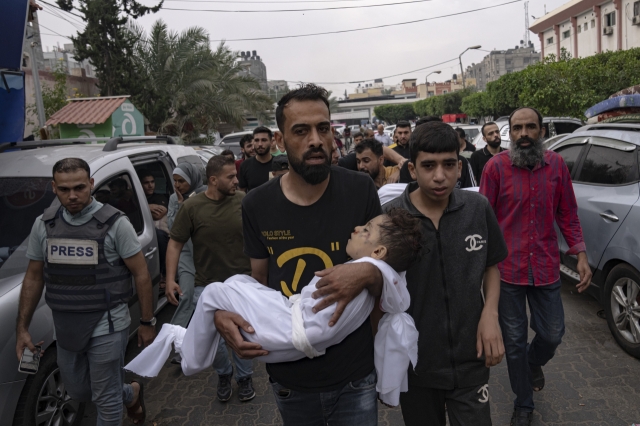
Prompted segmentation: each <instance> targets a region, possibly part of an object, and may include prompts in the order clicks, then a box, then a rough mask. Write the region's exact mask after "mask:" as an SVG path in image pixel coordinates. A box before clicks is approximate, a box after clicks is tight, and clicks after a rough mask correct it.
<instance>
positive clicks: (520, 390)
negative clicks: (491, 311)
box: [499, 280, 564, 411]
mask: <svg viewBox="0 0 640 426" xmlns="http://www.w3.org/2000/svg"><path fill="white" fill-rule="evenodd" d="M561 287H562V284H561V282H560V280H558V281H557V282H555V283H554V284H551V285H546V286H537V287H536V286H533V285H514V284H509V283H505V282H504V281H503V282H502V283H501V284H500V305H499V313H500V327H501V328H502V339H503V341H504V347H505V351H506V357H507V367H508V370H509V381H510V382H511V390H512V391H513V393H515V394H516V399H515V402H514V406H515V409H517V410H521V411H533V409H534V405H533V388H532V386H531V370H530V368H529V364H532V365H545V364H546V363H547V362H549V360H551V358H553V355H554V354H555V352H556V348H557V347H558V345H560V342H561V341H562V336H563V335H564V309H563V307H562V299H561V297H560V290H561ZM527 301H528V302H529V311H530V312H531V328H532V329H533V331H535V332H536V335H535V337H534V338H533V340H532V341H531V343H530V344H527V341H528V331H529V324H528V321H527V306H526V303H527Z"/></svg>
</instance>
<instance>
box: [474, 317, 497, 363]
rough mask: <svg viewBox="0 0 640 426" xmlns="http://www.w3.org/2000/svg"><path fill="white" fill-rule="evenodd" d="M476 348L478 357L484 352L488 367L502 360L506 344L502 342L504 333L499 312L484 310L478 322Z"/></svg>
mask: <svg viewBox="0 0 640 426" xmlns="http://www.w3.org/2000/svg"><path fill="white" fill-rule="evenodd" d="M476 349H477V350H478V358H480V357H481V356H482V353H483V352H484V355H485V364H484V365H486V366H487V367H493V366H494V365H498V364H500V362H501V361H502V357H503V356H504V344H503V342H502V333H501V332H500V325H499V324H498V315H497V313H495V312H493V313H492V312H487V311H482V315H481V316H480V322H479V323H478V335H477V341H476Z"/></svg>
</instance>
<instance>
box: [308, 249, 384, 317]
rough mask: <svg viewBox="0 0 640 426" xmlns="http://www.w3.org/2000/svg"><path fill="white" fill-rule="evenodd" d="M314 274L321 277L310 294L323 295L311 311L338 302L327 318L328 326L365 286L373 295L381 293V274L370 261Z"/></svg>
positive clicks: (317, 297) (314, 296) (316, 297)
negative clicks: (315, 288)
mask: <svg viewBox="0 0 640 426" xmlns="http://www.w3.org/2000/svg"><path fill="white" fill-rule="evenodd" d="M316 276H318V277H321V279H320V281H318V283H317V284H316V287H317V290H316V291H315V292H314V293H313V295H312V296H313V298H314V299H319V298H320V297H323V296H324V299H322V300H321V301H319V302H318V303H317V304H316V305H315V306H314V307H313V311H314V312H319V311H321V310H323V309H325V308H328V307H329V306H331V305H333V304H334V303H337V304H338V305H337V306H336V311H335V312H334V313H333V315H332V316H331V319H330V320H329V327H333V326H334V325H335V324H336V323H337V322H338V320H339V319H340V316H341V315H342V312H344V308H346V307H347V305H348V304H349V302H351V301H352V300H353V299H355V298H356V296H357V295H359V294H360V293H362V290H364V289H365V288H368V290H369V293H371V295H372V296H374V297H377V296H380V294H381V293H382V274H381V273H380V270H379V269H378V268H376V267H375V266H373V265H372V264H370V263H365V262H362V263H350V264H348V265H338V266H334V267H333V268H329V269H325V270H324V271H318V272H316ZM372 283H373V284H374V285H373V286H372V285H371V284H372Z"/></svg>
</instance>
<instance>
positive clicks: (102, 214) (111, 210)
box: [93, 204, 124, 224]
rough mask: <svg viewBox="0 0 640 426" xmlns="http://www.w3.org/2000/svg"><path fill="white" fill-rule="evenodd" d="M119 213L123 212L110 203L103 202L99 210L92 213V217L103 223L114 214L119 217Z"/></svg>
mask: <svg viewBox="0 0 640 426" xmlns="http://www.w3.org/2000/svg"><path fill="white" fill-rule="evenodd" d="M121 215H124V213H123V212H121V211H120V210H118V209H116V208H115V207H113V206H112V205H111V204H103V205H102V207H101V208H100V210H98V211H97V212H95V213H94V214H93V218H94V219H95V220H97V221H98V222H100V223H102V224H105V223H107V222H109V219H111V218H113V217H114V216H118V217H120V216H121Z"/></svg>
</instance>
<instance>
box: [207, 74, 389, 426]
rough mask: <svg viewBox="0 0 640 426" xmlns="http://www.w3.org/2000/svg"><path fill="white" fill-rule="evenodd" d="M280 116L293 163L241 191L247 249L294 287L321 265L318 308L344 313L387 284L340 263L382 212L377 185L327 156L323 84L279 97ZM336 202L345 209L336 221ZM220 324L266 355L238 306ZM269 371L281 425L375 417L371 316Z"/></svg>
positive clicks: (268, 272) (259, 271)
mask: <svg viewBox="0 0 640 426" xmlns="http://www.w3.org/2000/svg"><path fill="white" fill-rule="evenodd" d="M276 121H277V122H278V127H279V128H280V132H278V133H277V134H276V138H281V141H279V143H280V142H282V143H284V145H285V147H286V150H287V154H288V157H289V169H290V170H289V173H287V174H286V175H284V176H282V177H279V178H275V179H273V180H271V181H270V182H268V183H266V184H265V185H263V186H261V187H260V188H257V189H256V190H254V191H251V192H250V193H249V194H248V195H247V197H246V198H245V199H244V200H243V203H242V223H243V228H244V242H245V246H244V250H245V253H246V254H247V255H248V256H249V257H250V258H251V270H252V276H253V277H254V278H255V279H256V280H258V281H259V282H261V283H263V284H265V285H267V286H269V287H271V288H273V289H276V290H278V291H280V292H282V294H284V295H287V296H290V295H292V294H297V293H300V291H301V290H302V288H303V287H304V286H305V285H307V284H308V283H309V281H310V280H311V278H312V277H313V276H314V273H318V275H320V276H321V277H322V279H321V280H320V281H319V282H318V284H317V287H318V290H317V291H316V293H314V296H320V295H323V296H326V297H325V298H324V299H323V300H322V301H320V302H319V303H318V305H316V308H317V309H318V310H322V309H324V308H327V307H329V308H330V309H332V310H333V309H335V313H334V315H333V316H332V318H331V320H330V323H329V325H332V324H335V323H336V322H337V321H338V320H340V321H345V319H339V318H340V315H341V314H342V311H343V310H344V307H345V306H346V305H347V304H348V302H349V301H351V300H353V298H354V297H355V296H357V295H358V294H359V293H360V292H361V291H362V290H364V289H367V290H368V291H369V292H370V293H371V294H372V295H374V296H376V297H378V296H379V295H380V294H381V291H382V277H381V275H380V272H379V271H378V270H377V268H375V267H372V266H371V265H368V264H363V263H352V264H347V265H343V263H345V262H346V261H347V260H348V259H347V254H346V251H345V249H346V245H347V241H348V240H349V235H350V233H351V232H353V230H354V228H355V227H356V226H358V225H363V224H365V223H367V222H368V221H369V220H371V219H372V218H374V217H375V216H377V215H378V214H380V212H381V208H380V201H379V198H378V195H377V193H376V189H375V186H374V184H373V181H372V180H371V179H370V178H369V177H368V176H366V175H364V174H362V173H355V172H351V171H349V170H345V169H343V168H340V167H332V166H331V165H330V157H329V156H330V151H331V146H332V142H333V136H332V132H331V121H330V113H329V102H328V93H327V91H326V90H324V89H322V88H320V87H317V86H315V85H311V84H309V85H305V86H302V87H301V88H299V89H297V90H294V91H292V92H289V93H288V94H287V95H285V96H284V97H283V98H282V99H281V100H280V102H278V107H277V109H276ZM337 211H338V212H348V214H346V215H345V217H344V218H343V219H341V220H339V221H336V220H335V213H336V212H337ZM320 271H322V272H320ZM215 326H216V328H217V329H218V331H219V332H220V333H221V334H222V336H223V337H224V338H225V340H226V342H227V344H228V345H230V346H231V347H232V348H233V349H234V350H235V351H236V352H237V353H238V354H240V355H241V356H243V357H245V358H253V357H256V356H262V355H266V353H267V352H266V351H265V350H264V349H262V348H261V347H260V345H258V344H256V343H250V342H246V341H244V340H243V339H242V336H241V335H240V333H239V332H238V327H241V328H242V329H243V330H244V331H245V332H246V333H253V329H252V328H251V326H250V325H249V324H248V323H247V322H246V321H245V320H244V319H243V318H242V317H240V316H239V315H236V314H233V313H230V312H225V311H218V312H216V316H215ZM267 372H268V373H269V376H270V382H271V386H272V388H273V393H274V396H275V399H276V403H277V405H278V409H279V410H280V414H281V415H282V419H283V421H284V425H285V426H298V425H301V424H304V425H310V426H315V425H318V426H320V425H323V426H324V425H326V424H331V425H336V426H341V425H345V426H346V425H349V426H369V425H374V424H376V423H377V417H378V416H377V402H376V398H377V392H376V389H375V388H376V382H377V377H376V372H375V368H374V364H373V335H372V329H371V324H370V323H369V322H365V323H364V324H362V326H360V327H359V328H358V329H357V330H356V331H354V332H353V333H352V334H351V335H349V336H348V337H346V338H345V339H344V340H343V341H342V342H341V343H339V344H337V345H335V346H332V347H330V348H328V349H327V351H326V354H325V355H323V356H321V357H318V358H313V359H309V358H304V359H302V360H299V361H295V362H286V363H277V364H267Z"/></svg>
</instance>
